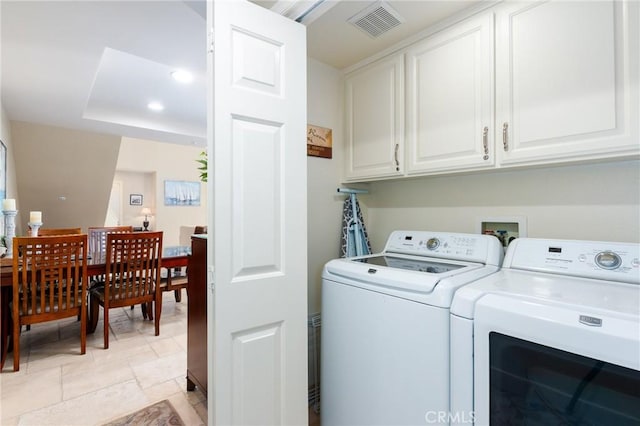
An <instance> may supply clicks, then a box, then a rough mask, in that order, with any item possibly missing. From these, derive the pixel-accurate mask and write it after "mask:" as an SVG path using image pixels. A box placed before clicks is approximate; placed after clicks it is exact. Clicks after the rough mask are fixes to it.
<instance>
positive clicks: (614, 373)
mask: <svg viewBox="0 0 640 426" xmlns="http://www.w3.org/2000/svg"><path fill="white" fill-rule="evenodd" d="M489 365H490V375H489V388H490V390H489V419H490V424H491V425H530V424H539V425H606V424H608V425H619V426H621V425H629V426H631V425H638V424H640V393H639V392H638V390H639V386H640V372H639V371H637V370H632V369H630V368H625V367H620V366H618V365H615V364H611V363H608V362H605V361H601V360H597V359H593V358H588V357H585V356H581V355H577V354H574V353H571V352H566V351H562V350H558V349H555V348H550V347H548V346H543V345H540V344H537V343H533V342H529V341H527V340H523V339H517V338H514V337H511V336H507V335H504V334H501V333H495V332H492V333H490V334H489Z"/></svg>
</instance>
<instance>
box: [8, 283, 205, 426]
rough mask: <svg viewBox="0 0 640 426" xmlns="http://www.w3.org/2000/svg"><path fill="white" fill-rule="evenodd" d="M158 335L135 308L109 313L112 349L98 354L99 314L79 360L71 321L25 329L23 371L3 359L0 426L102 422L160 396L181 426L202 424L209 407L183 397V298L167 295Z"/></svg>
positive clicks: (199, 398)
mask: <svg viewBox="0 0 640 426" xmlns="http://www.w3.org/2000/svg"><path fill="white" fill-rule="evenodd" d="M162 306H163V307H162V316H161V321H160V335H159V336H154V326H153V322H152V321H145V320H143V318H142V313H141V310H140V307H136V309H134V310H133V311H132V310H130V309H129V308H123V309H112V310H111V312H110V319H111V320H110V332H109V349H106V350H105V349H103V339H102V338H103V333H102V329H103V322H102V309H101V312H100V322H99V323H98V327H97V329H96V332H95V333H94V334H92V335H91V334H90V335H88V336H87V353H86V354H85V355H80V331H79V328H80V323H79V322H78V321H77V320H76V319H75V318H69V319H66V320H61V321H54V322H49V323H44V324H36V325H33V326H31V330H29V331H25V330H24V329H23V332H22V335H21V337H20V349H21V351H20V371H18V372H16V373H14V372H13V358H12V356H11V354H9V356H8V357H7V361H6V362H5V365H4V369H3V370H2V374H0V424H2V425H3V426H9V425H17V424H20V425H38V426H44V425H83V426H85V425H100V424H104V423H105V422H108V421H110V420H114V419H117V418H119V417H121V416H124V415H126V414H129V413H131V412H134V411H136V410H139V409H141V408H143V407H146V406H148V405H151V404H153V403H155V402H158V401H161V400H163V399H168V400H169V401H171V403H172V404H173V406H174V407H175V409H176V411H177V412H178V413H179V414H180V417H182V419H183V421H184V422H185V423H186V424H187V425H189V426H191V425H204V424H206V423H207V421H206V419H207V402H206V399H205V397H204V395H203V394H202V393H201V392H200V391H199V390H197V389H196V390H195V391H194V392H187V390H186V379H185V373H186V368H187V301H186V292H183V297H182V302H180V303H176V302H175V299H174V295H173V292H167V293H165V294H164V299H163V304H162Z"/></svg>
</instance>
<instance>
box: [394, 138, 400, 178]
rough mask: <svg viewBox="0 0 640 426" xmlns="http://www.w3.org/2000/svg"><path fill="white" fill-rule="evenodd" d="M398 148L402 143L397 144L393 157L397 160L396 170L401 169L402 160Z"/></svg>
mask: <svg viewBox="0 0 640 426" xmlns="http://www.w3.org/2000/svg"><path fill="white" fill-rule="evenodd" d="M398 149H400V144H396V148H395V150H394V153H393V157H394V159H395V161H396V172H399V171H400V162H399V161H398Z"/></svg>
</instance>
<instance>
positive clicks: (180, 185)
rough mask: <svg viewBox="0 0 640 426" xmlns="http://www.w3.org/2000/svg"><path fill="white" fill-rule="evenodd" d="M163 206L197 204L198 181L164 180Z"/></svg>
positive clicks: (198, 203)
mask: <svg viewBox="0 0 640 426" xmlns="http://www.w3.org/2000/svg"><path fill="white" fill-rule="evenodd" d="M164 205H165V206H199V205H200V182H190V181H184V180H165V181H164Z"/></svg>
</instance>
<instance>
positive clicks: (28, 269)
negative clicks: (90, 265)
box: [11, 234, 87, 371]
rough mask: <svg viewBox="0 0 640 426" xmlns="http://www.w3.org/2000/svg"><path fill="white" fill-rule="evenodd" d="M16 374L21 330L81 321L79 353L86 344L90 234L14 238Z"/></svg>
mask: <svg viewBox="0 0 640 426" xmlns="http://www.w3.org/2000/svg"><path fill="white" fill-rule="evenodd" d="M11 313H12V319H13V333H12V337H11V338H12V345H13V371H18V370H19V369H20V329H21V327H22V325H31V324H36V323H41V322H46V321H54V320H58V319H62V318H67V317H74V316H78V317H79V318H80V353H81V354H84V353H85V352H86V343H87V334H86V333H87V234H79V235H60V236H50V237H17V238H14V239H13V300H12V309H11Z"/></svg>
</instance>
